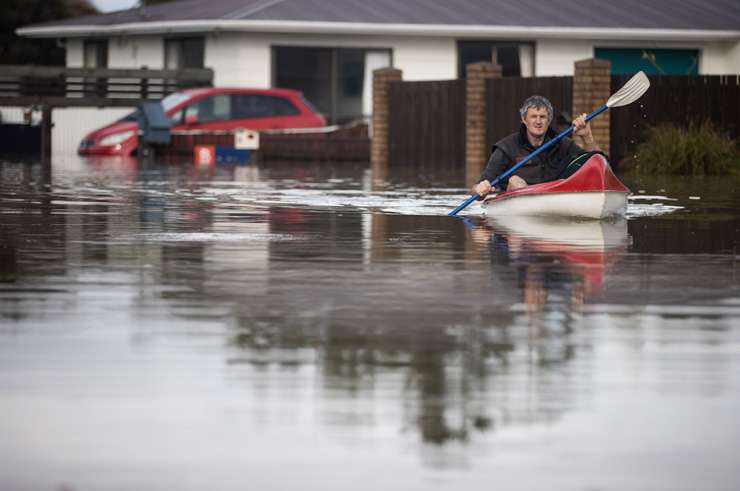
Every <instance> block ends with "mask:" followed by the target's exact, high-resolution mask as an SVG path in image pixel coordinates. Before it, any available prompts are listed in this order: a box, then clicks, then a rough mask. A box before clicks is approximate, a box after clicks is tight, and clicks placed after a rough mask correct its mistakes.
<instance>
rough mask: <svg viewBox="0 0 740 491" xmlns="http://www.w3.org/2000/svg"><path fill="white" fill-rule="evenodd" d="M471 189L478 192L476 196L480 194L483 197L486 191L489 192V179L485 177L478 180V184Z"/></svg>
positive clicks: (486, 193)
mask: <svg viewBox="0 0 740 491" xmlns="http://www.w3.org/2000/svg"><path fill="white" fill-rule="evenodd" d="M473 191H474V192H476V193H478V196H480V197H481V198H485V197H486V196H487V195H488V193H490V192H491V181H489V180H487V179H486V180H485V181H481V182H479V183H478V184H476V185H475V186H473Z"/></svg>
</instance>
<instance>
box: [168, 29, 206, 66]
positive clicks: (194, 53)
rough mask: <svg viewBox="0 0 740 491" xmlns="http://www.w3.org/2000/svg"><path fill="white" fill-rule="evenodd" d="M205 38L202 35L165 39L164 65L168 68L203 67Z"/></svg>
mask: <svg viewBox="0 0 740 491" xmlns="http://www.w3.org/2000/svg"><path fill="white" fill-rule="evenodd" d="M204 54H205V39H204V38H202V37H192V38H172V39H165V41H164V67H165V69H168V70H177V69H179V68H203V67H204V65H203V59H204Z"/></svg>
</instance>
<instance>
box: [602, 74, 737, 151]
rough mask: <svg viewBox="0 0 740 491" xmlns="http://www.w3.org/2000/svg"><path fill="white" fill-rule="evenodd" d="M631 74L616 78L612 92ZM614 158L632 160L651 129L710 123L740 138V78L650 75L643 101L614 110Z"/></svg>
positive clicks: (733, 76) (733, 136)
mask: <svg viewBox="0 0 740 491" xmlns="http://www.w3.org/2000/svg"><path fill="white" fill-rule="evenodd" d="M629 78H630V76H629V75H613V76H612V82H611V87H612V93H614V92H615V91H616V90H619V88H620V87H621V86H622V85H624V83H625V82H626V81H627V80H628V79H629ZM610 116H611V159H612V162H615V163H618V162H619V161H620V160H622V158H624V157H629V156H630V155H631V154H632V153H634V151H635V150H636V148H637V145H638V144H639V143H640V142H642V141H643V140H644V139H645V131H646V130H647V129H648V128H649V127H650V126H656V125H659V124H661V123H672V124H675V125H676V126H679V127H686V126H688V125H689V124H690V123H691V122H694V123H701V122H702V121H704V120H709V121H711V122H712V123H714V125H715V126H716V127H717V128H719V129H720V130H721V131H723V132H724V133H726V134H727V135H728V136H730V137H732V138H735V139H737V138H739V137H740V75H729V76H728V75H699V76H683V75H680V76H679V75H675V76H674V75H663V76H658V75H650V89H649V90H648V91H647V92H646V93H645V95H643V96H642V97H641V98H640V100H639V101H637V102H635V103H633V104H630V105H629V106H625V107H620V108H618V109H614V110H613V111H610Z"/></svg>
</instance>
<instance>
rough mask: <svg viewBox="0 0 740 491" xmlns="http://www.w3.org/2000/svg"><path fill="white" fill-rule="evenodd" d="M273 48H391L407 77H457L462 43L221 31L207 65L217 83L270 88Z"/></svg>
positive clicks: (209, 47) (213, 38)
mask: <svg viewBox="0 0 740 491" xmlns="http://www.w3.org/2000/svg"><path fill="white" fill-rule="evenodd" d="M273 46H315V47H331V48H335V47H348V48H349V47H355V48H376V49H390V50H391V51H392V53H393V55H392V57H393V65H394V66H395V67H396V68H400V69H402V70H403V76H404V79H405V80H440V79H453V78H456V77H457V47H456V46H457V45H456V42H455V40H454V39H450V38H427V39H411V38H406V37H382V38H379V37H375V36H342V35H300V34H279V35H276V34H259V33H257V34H255V33H217V34H211V35H209V36H208V38H207V41H206V54H205V65H206V66H208V67H210V68H213V69H214V71H215V80H214V84H215V85H222V86H224V85H239V86H249V87H259V88H268V87H270V86H271V83H272V67H271V64H272V47H273Z"/></svg>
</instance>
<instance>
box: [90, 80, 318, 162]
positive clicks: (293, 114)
mask: <svg viewBox="0 0 740 491" xmlns="http://www.w3.org/2000/svg"><path fill="white" fill-rule="evenodd" d="M162 106H163V107H164V111H165V113H166V114H167V116H168V117H169V118H170V120H171V121H172V130H175V131H176V130H231V129H237V128H249V129H253V130H264V129H281V128H316V127H321V126H326V119H324V116H322V115H321V113H319V112H318V110H317V109H316V108H315V107H314V106H313V105H312V104H311V103H310V102H308V101H307V100H306V99H305V98H304V97H303V95H302V94H301V93H300V92H298V91H295V90H288V89H238V88H213V87H210V88H199V89H188V90H183V91H181V92H175V93H173V94H170V95H168V96H167V97H165V98H164V99H162ZM138 130H139V124H138V111H134V112H133V113H131V114H129V115H127V116H125V117H124V118H122V119H120V120H118V121H116V122H115V123H112V124H109V125H108V126H104V127H102V128H100V129H99V130H95V131H93V132H92V133H90V134H88V135H87V136H86V137H85V138H84V139H83V140H82V142H80V146H79V148H78V153H79V154H81V155H131V154H133V153H135V152H136V149H137V148H138V146H139V139H138Z"/></svg>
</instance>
